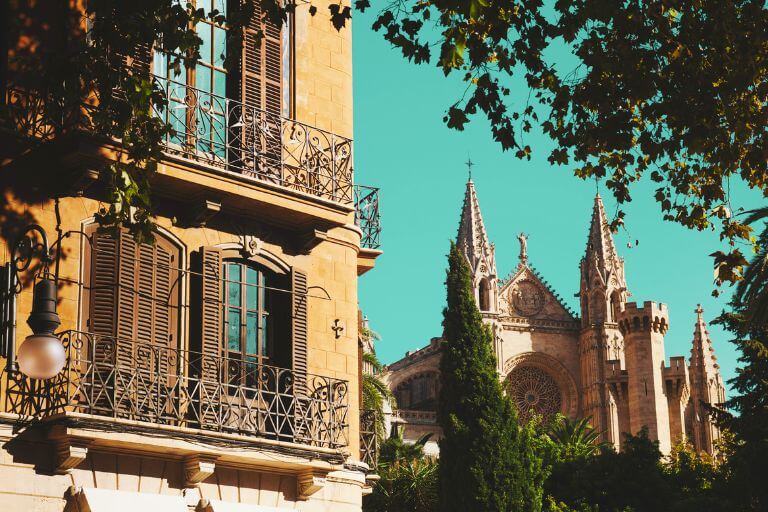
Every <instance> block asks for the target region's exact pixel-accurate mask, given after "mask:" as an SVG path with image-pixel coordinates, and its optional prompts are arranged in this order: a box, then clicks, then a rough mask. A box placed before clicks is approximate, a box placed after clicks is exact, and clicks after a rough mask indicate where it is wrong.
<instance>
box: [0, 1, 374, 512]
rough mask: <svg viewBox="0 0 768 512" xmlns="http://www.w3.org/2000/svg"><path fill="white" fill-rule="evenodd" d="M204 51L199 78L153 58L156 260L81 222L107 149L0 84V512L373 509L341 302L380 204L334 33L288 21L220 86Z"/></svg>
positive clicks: (216, 66)
mask: <svg viewBox="0 0 768 512" xmlns="http://www.w3.org/2000/svg"><path fill="white" fill-rule="evenodd" d="M315 4H316V5H317V6H318V8H319V10H320V12H328V9H327V6H325V5H323V2H322V1H321V2H319V4H318V2H315ZM200 6H202V7H203V8H211V6H207V4H205V5H203V4H200V1H198V7H200ZM213 7H216V6H215V5H214V6H213ZM222 8H223V7H222ZM199 27H201V28H200V29H199V30H200V31H202V32H204V34H202V35H201V37H202V38H203V40H204V45H203V47H201V55H202V59H201V62H200V63H199V64H198V65H197V67H196V69H190V70H187V71H186V72H185V73H184V74H183V75H182V76H181V77H179V76H168V73H167V62H166V60H165V57H163V56H162V55H161V54H159V53H154V54H152V55H151V70H150V72H151V76H152V77H153V79H154V80H155V81H156V83H157V84H158V86H159V87H162V88H163V89H164V90H165V92H166V94H167V96H168V99H169V104H168V106H167V107H166V108H165V109H162V110H160V111H157V112H156V115H158V116H163V117H164V118H165V119H166V120H167V121H168V122H169V123H170V124H171V125H172V126H173V127H174V129H175V132H174V133H172V134H170V135H168V136H167V137H166V138H165V140H164V141H163V158H162V161H161V162H160V165H159V168H158V171H157V173H156V175H155V176H153V178H152V192H153V204H154V205H155V206H156V208H157V224H158V233H157V237H156V238H157V241H156V243H155V244H154V245H146V244H142V245H139V244H137V243H136V242H135V241H134V240H133V238H132V237H131V236H130V235H129V234H128V233H127V232H121V233H120V234H119V236H113V235H112V234H109V233H103V232H101V231H100V230H98V229H97V225H96V223H95V222H94V213H96V212H97V211H99V209H100V208H101V207H103V205H104V201H106V197H104V190H105V187H104V182H103V180H104V179H105V178H104V175H103V174H104V173H103V172H101V170H102V169H103V168H104V167H105V165H107V164H108V163H109V162H110V161H111V159H114V158H115V149H116V145H115V143H114V142H112V141H109V140H103V139H101V138H99V136H98V133H94V131H93V128H92V126H91V125H90V123H89V120H88V119H87V114H84V115H83V116H82V118H78V119H73V120H69V119H68V120H67V121H64V122H62V121H61V120H59V119H56V118H52V117H50V116H49V114H50V109H48V108H47V107H46V100H47V98H46V97H45V96H44V95H41V94H40V93H39V92H37V91H30V90H24V89H20V88H17V87H15V86H14V84H13V81H12V72H9V73H8V77H9V79H8V81H7V83H4V84H3V87H4V91H3V94H4V101H5V103H4V105H3V112H4V115H3V124H2V129H1V131H0V163H2V170H0V173H2V175H3V178H4V181H3V184H4V189H3V191H4V194H6V195H5V202H4V206H5V211H4V212H3V219H2V222H3V225H2V235H3V246H2V250H1V252H0V263H2V264H3V265H4V266H3V267H2V269H3V270H2V277H3V281H2V283H3V289H2V308H1V309H2V311H0V313H2V317H1V318H0V322H1V323H2V325H1V327H2V329H1V330H0V341H1V342H2V343H0V345H2V350H3V353H2V356H3V358H2V368H3V371H2V379H1V380H0V440H2V449H0V503H1V504H2V508H3V510H8V511H12V510H13V511H15V510H18V511H22V510H23V511H52V512H53V511H63V510H67V511H73V512H74V511H78V512H85V511H92V512H102V511H109V512H117V511H123V510H146V511H150V510H164V511H166V512H176V511H179V512H182V511H188V510H199V511H208V512H223V511H230V512H235V511H237V512H249V511H250V512H256V511H277V510H303V511H328V512H330V511H334V512H352V511H359V510H360V509H361V500H362V496H363V495H364V494H365V493H366V492H367V491H368V490H370V486H369V484H368V482H367V480H366V476H367V473H368V467H367V465H366V464H365V463H363V462H362V461H361V457H360V447H361V441H360V438H359V437H360V432H361V429H360V413H361V411H360V409H359V404H360V390H359V379H360V372H361V360H360V353H361V350H360V346H359V341H358V304H357V280H358V276H359V275H360V274H362V273H364V272H366V271H368V270H370V269H371V268H372V267H373V264H374V260H375V259H376V257H377V256H378V254H380V250H379V242H378V235H379V217H378V191H377V190H376V189H373V188H367V187H362V186H359V185H358V184H356V183H355V182H354V175H353V152H352V148H353V145H352V53H351V52H352V48H351V29H350V27H349V26H347V27H346V28H344V29H342V30H340V31H337V30H336V29H335V28H333V26H332V25H331V23H330V21H329V20H328V18H327V17H325V16H320V15H318V16H314V17H313V16H311V15H310V14H309V12H308V10H307V9H297V10H296V13H295V14H293V15H292V16H291V17H290V19H289V22H288V23H287V24H286V25H285V26H284V27H283V28H282V29H277V28H275V27H274V26H271V25H270V26H268V27H267V30H266V35H267V37H266V39H265V43H264V45H263V47H262V50H261V51H260V52H253V51H251V50H250V49H249V48H252V46H250V47H249V46H247V45H246V50H244V51H245V53H244V55H243V57H242V59H241V60H242V69H241V70H240V71H239V72H238V71H234V72H233V71H231V70H230V71H228V72H225V71H224V70H223V68H222V62H221V55H219V54H218V53H217V50H216V49H214V48H219V47H217V46H216V44H217V43H218V42H219V41H220V40H221V37H223V36H222V30H223V29H221V28H219V27H216V26H214V25H211V24H206V23H202V24H200V25H199ZM250 28H251V29H252V28H253V27H250ZM252 32H253V31H252V30H251V31H250V32H248V33H249V34H251V33H252ZM232 75H235V76H232ZM230 83H238V84H241V85H242V87H230V86H228V85H225V84H230ZM30 224H37V225H39V226H40V227H41V228H42V230H44V232H45V233H46V234H47V236H48V242H49V244H50V248H51V251H50V253H51V254H52V255H53V260H52V262H51V263H50V265H49V267H48V270H49V275H48V278H49V279H54V280H55V281H56V283H57V284H58V292H57V299H58V315H59V316H60V319H61V325H60V327H59V328H58V329H57V330H56V332H57V336H58V337H59V338H60V339H61V341H62V343H63V345H64V348H65V352H66V364H65V367H64V369H63V370H62V371H61V373H59V374H58V376H56V377H54V378H52V379H49V380H44V381H43V380H31V379H29V378H27V377H25V376H24V375H23V374H22V373H21V372H20V371H19V369H18V367H17V366H16V364H15V356H16V354H17V351H18V349H19V346H20V345H21V344H22V342H23V340H25V338H26V337H27V336H28V335H29V334H30V333H31V331H30V328H29V327H28V326H27V324H26V320H27V318H28V317H29V315H30V312H31V311H32V290H33V284H34V282H39V281H40V280H41V279H45V278H46V276H45V275H43V273H42V272H40V270H41V267H40V258H39V256H41V251H38V252H37V253H36V254H32V256H33V258H32V259H31V260H30V261H31V266H30V268H28V269H26V270H23V271H21V272H19V273H18V278H19V281H18V288H19V290H18V291H19V293H15V291H17V290H14V287H15V284H16V282H15V281H14V279H15V277H14V276H15V275H16V274H15V273H14V272H13V271H12V266H13V264H14V263H16V264H18V265H23V263H24V262H25V259H24V258H25V257H26V256H29V253H30V251H29V249H30V245H25V244H24V243H22V244H21V245H20V246H19V249H18V250H16V251H15V252H14V245H12V244H13V243H14V242H15V241H16V240H18V239H20V237H22V235H24V234H25V232H24V229H23V228H24V227H25V226H26V225H30ZM26 236H27V237H28V238H29V239H30V240H34V242H40V241H41V240H42V239H41V234H40V232H38V231H29V232H26ZM32 252H33V253H34V251H32Z"/></svg>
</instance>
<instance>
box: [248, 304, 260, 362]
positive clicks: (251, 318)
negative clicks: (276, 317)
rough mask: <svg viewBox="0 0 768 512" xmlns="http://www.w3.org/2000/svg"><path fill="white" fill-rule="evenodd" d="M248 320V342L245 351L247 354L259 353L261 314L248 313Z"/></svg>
mask: <svg viewBox="0 0 768 512" xmlns="http://www.w3.org/2000/svg"><path fill="white" fill-rule="evenodd" d="M246 318H247V322H246V324H247V325H246V333H247V334H246V344H245V352H246V353H247V354H258V352H257V346H256V340H257V339H258V335H259V315H258V314H257V313H248V316H247V317H246Z"/></svg>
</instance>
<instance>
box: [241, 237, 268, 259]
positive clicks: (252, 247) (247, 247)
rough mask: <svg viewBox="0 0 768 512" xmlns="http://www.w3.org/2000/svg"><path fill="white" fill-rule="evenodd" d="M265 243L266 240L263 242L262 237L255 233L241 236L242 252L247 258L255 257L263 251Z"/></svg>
mask: <svg viewBox="0 0 768 512" xmlns="http://www.w3.org/2000/svg"><path fill="white" fill-rule="evenodd" d="M263 245H264V242H262V241H261V239H260V238H258V237H256V236H253V235H243V236H242V238H241V249H240V252H241V253H242V254H243V256H244V257H246V258H253V257H254V256H256V255H258V254H259V253H261V249H262V247H263Z"/></svg>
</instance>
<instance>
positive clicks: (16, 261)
mask: <svg viewBox="0 0 768 512" xmlns="http://www.w3.org/2000/svg"><path fill="white" fill-rule="evenodd" d="M34 233H37V236H35V235H34ZM36 257H37V258H39V259H40V261H41V262H42V263H43V271H44V272H47V271H48V264H49V263H51V262H52V261H53V259H52V258H51V251H50V247H49V245H48V236H47V235H46V234H45V230H44V229H43V228H42V227H40V226H38V225H37V224H31V225H30V226H27V227H26V228H25V230H24V232H23V233H22V234H21V236H20V237H19V238H18V240H16V242H15V243H14V245H13V250H12V253H11V265H12V268H13V271H14V273H15V276H14V280H13V283H14V293H16V294H19V293H21V289H22V284H21V279H19V274H21V273H22V272H26V271H27V270H28V269H29V267H30V266H31V265H32V261H34V259H35V258H36Z"/></svg>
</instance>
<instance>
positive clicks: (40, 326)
mask: <svg viewBox="0 0 768 512" xmlns="http://www.w3.org/2000/svg"><path fill="white" fill-rule="evenodd" d="M33 231H36V232H37V233H39V234H40V237H41V238H42V242H33V240H32V237H30V236H26V234H27V233H31V232H33ZM36 253H37V255H38V256H39V258H40V260H41V261H42V263H43V269H42V272H41V279H40V280H39V281H38V282H37V283H36V284H35V287H34V290H33V296H32V311H31V312H30V314H29V318H28V319H27V324H28V325H29V327H30V328H31V329H32V334H30V335H29V336H27V338H26V339H25V340H24V342H23V343H22V344H21V346H20V347H19V352H18V354H17V362H18V365H19V370H20V371H21V373H23V374H24V375H26V376H27V377H31V378H33V379H43V380H44V379H50V378H52V377H55V376H56V375H58V373H59V372H60V371H61V370H62V369H63V368H64V365H65V364H66V359H67V354H66V351H65V350H64V345H62V343H61V340H60V339H59V338H58V337H57V336H56V335H55V334H54V332H55V331H56V329H57V328H58V327H59V325H61V320H60V319H59V315H58V314H57V313H56V288H57V287H56V282H55V281H53V280H52V279H51V278H50V275H49V273H48V264H49V263H50V262H51V260H52V259H51V253H50V249H49V247H48V237H47V236H46V234H45V231H44V230H43V228H41V227H40V226H38V225H36V224H32V225H30V226H28V227H27V228H26V229H25V230H24V233H23V236H22V237H21V238H20V239H19V240H18V241H17V242H16V244H15V245H14V247H13V252H12V257H13V261H12V265H13V266H12V268H13V270H14V271H15V277H14V286H15V290H14V292H15V293H20V292H21V281H20V280H19V276H18V274H19V272H22V271H24V270H26V269H27V268H29V265H30V264H31V262H32V258H33V256H35V254H36Z"/></svg>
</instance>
